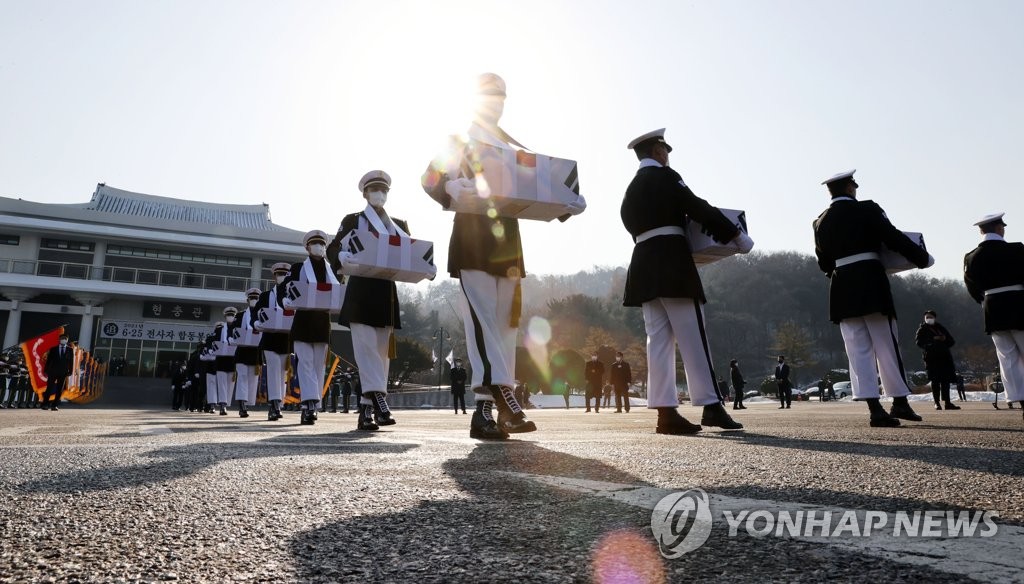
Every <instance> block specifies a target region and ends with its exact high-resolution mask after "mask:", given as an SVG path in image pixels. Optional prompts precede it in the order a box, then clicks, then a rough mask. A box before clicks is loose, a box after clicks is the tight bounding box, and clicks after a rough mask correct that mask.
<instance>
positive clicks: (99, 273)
mask: <svg viewBox="0 0 1024 584" xmlns="http://www.w3.org/2000/svg"><path fill="white" fill-rule="evenodd" d="M106 257H107V242H105V241H97V242H96V248H95V251H94V252H93V256H92V274H91V275H90V276H89V279H90V280H102V279H103V265H104V262H105V261H106Z"/></svg>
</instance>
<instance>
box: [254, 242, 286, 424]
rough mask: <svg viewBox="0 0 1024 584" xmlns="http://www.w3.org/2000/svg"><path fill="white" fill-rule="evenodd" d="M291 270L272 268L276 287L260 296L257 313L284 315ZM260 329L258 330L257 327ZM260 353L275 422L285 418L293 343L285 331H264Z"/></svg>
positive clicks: (282, 266)
mask: <svg viewBox="0 0 1024 584" xmlns="http://www.w3.org/2000/svg"><path fill="white" fill-rule="evenodd" d="M291 269H292V266H291V264H289V263H287V262H277V263H276V264H274V265H273V266H271V267H270V271H271V272H272V273H273V274H274V285H273V286H271V287H270V289H268V290H264V291H263V292H262V293H261V294H260V298H259V300H257V301H256V307H255V309H256V312H257V313H259V311H260V310H266V311H268V312H281V311H284V299H285V298H287V297H288V288H287V279H288V275H289V274H290V273H291ZM257 328H259V326H257ZM260 350H261V351H263V360H264V362H266V364H267V371H266V373H267V402H268V403H269V405H270V407H269V409H268V411H267V420H268V421H270V422H274V421H277V420H280V419H281V418H282V417H283V414H282V413H281V402H282V401H284V394H285V386H286V385H287V384H288V380H287V373H286V371H287V368H288V358H289V357H290V356H291V353H292V349H291V340H290V339H289V338H288V333H287V332H284V331H263V334H261V335H260Z"/></svg>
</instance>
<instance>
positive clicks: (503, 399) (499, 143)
mask: <svg viewBox="0 0 1024 584" xmlns="http://www.w3.org/2000/svg"><path fill="white" fill-rule="evenodd" d="M478 98H479V101H478V104H477V111H476V118H475V120H474V121H473V123H472V124H471V125H470V127H469V130H468V131H467V132H466V135H467V137H468V138H469V141H468V142H467V141H465V140H463V139H461V138H457V137H452V139H451V141H450V145H449V152H448V153H447V156H444V157H441V158H439V159H436V160H435V161H433V162H432V163H431V164H430V166H429V167H428V168H427V170H426V172H425V173H424V174H423V177H422V179H421V184H422V186H423V190H424V191H425V192H426V193H427V194H428V195H430V197H431V198H432V199H434V200H435V201H437V202H438V203H439V204H440V205H441V206H442V207H443V208H445V209H449V208H450V207H452V205H453V203H454V202H457V200H458V199H459V198H462V197H475V196H478V194H479V193H478V192H477V188H476V181H475V179H476V171H475V170H474V169H473V165H472V161H471V156H470V155H469V154H470V153H471V151H472V148H473V147H474V145H475V144H485V145H489V146H496V147H500V148H506V149H508V148H511V147H518V148H522V149H525V148H523V146H522V144H520V143H519V142H517V141H515V140H514V139H512V137H511V136H509V135H508V134H507V133H506V132H505V131H504V130H503V129H502V128H501V127H499V126H498V121H499V120H500V119H501V115H502V113H503V112H504V107H505V81H504V80H503V79H502V78H501V77H499V76H498V75H495V74H493V73H485V74H483V75H481V76H480V77H479V79H478ZM584 209H586V201H585V200H584V199H583V197H581V196H579V195H577V198H576V200H575V201H574V202H573V203H571V204H569V205H567V206H566V209H565V215H563V217H561V218H560V219H567V218H568V217H569V216H570V215H576V214H579V213H582V212H583V210H584ZM448 273H449V274H450V275H451V277H452V278H458V279H459V283H460V284H461V288H462V292H463V296H464V300H465V302H463V303H461V304H462V307H463V319H462V320H463V324H464V326H465V328H466V349H467V353H468V354H469V362H470V365H471V366H472V367H471V368H472V370H473V378H472V383H471V388H472V390H473V393H474V394H475V399H476V402H477V411H476V412H475V413H474V414H473V418H472V419H471V420H470V429H469V433H470V437H473V438H482V439H487V440H504V439H505V438H507V435H508V434H510V433H511V434H515V433H522V432H532V431H534V430H536V429H537V425H536V424H534V423H533V422H532V421H530V420H528V419H526V415H525V414H524V413H523V411H522V408H521V407H520V405H519V403H518V402H517V401H516V399H515V395H513V387H514V383H515V370H516V367H515V364H516V355H515V346H516V342H515V339H516V334H517V332H518V327H519V317H520V312H521V305H522V289H521V287H520V280H521V279H522V278H524V277H526V267H525V264H524V261H523V246H522V242H521V240H520V234H519V221H518V220H517V219H515V218H514V217H502V216H498V215H495V216H490V215H478V214H472V213H455V218H454V222H453V227H452V237H451V241H450V243H449V245H448ZM495 404H497V408H498V420H494V416H493V414H492V410H493V408H494V407H495Z"/></svg>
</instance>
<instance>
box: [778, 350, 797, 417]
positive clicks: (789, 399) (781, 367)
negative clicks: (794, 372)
mask: <svg viewBox="0 0 1024 584" xmlns="http://www.w3.org/2000/svg"><path fill="white" fill-rule="evenodd" d="M775 384H776V385H777V386H778V387H779V409H780V410H781V409H784V408H788V407H790V405H792V403H793V384H791V383H790V382H789V364H788V363H786V357H785V356H784V355H779V364H778V365H776V366H775Z"/></svg>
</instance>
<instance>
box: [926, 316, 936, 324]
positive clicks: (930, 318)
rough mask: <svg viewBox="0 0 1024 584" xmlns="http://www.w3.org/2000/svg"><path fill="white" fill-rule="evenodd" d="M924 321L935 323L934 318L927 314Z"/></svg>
mask: <svg viewBox="0 0 1024 584" xmlns="http://www.w3.org/2000/svg"><path fill="white" fill-rule="evenodd" d="M924 323H925V324H935V319H934V318H932V317H930V316H929V317H928V318H926V319H924Z"/></svg>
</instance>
